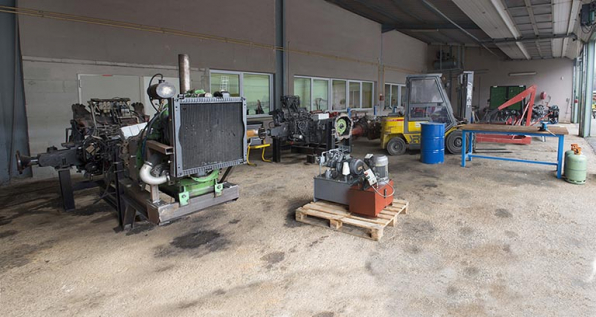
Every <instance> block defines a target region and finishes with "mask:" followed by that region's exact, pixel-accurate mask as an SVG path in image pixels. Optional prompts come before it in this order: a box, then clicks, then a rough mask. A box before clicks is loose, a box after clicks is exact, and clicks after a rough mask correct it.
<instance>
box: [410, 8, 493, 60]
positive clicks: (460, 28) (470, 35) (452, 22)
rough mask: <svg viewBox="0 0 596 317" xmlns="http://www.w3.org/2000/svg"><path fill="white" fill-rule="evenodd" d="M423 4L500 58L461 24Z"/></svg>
mask: <svg viewBox="0 0 596 317" xmlns="http://www.w3.org/2000/svg"><path fill="white" fill-rule="evenodd" d="M422 3H423V4H424V5H425V6H426V7H427V8H428V9H430V10H431V11H433V12H434V13H435V14H437V15H439V16H441V17H442V18H443V19H445V20H447V21H448V22H449V23H451V24H453V25H454V26H456V27H457V28H458V29H459V30H460V31H462V32H463V33H464V34H466V35H467V36H469V37H471V38H472V39H473V40H474V41H475V42H476V43H478V44H480V46H482V47H484V49H486V50H487V51H489V52H490V53H491V54H493V55H494V56H497V57H499V56H498V55H497V54H496V53H495V52H493V50H491V49H490V48H488V47H487V46H486V45H484V43H482V42H481V41H480V40H479V39H478V38H477V37H475V36H474V35H473V34H471V33H470V32H468V31H466V30H465V29H464V28H462V27H461V26H460V25H459V24H457V23H455V22H454V21H453V20H451V19H450V18H449V17H448V16H446V15H445V13H443V12H441V10H439V9H437V7H435V6H434V5H432V4H430V3H429V2H428V1H427V0H422Z"/></svg>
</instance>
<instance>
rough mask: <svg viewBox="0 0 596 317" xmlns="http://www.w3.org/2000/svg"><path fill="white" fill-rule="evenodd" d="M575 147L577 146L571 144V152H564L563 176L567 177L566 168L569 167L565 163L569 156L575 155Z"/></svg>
mask: <svg viewBox="0 0 596 317" xmlns="http://www.w3.org/2000/svg"><path fill="white" fill-rule="evenodd" d="M577 147H578V145H577V144H571V150H568V151H565V161H564V162H565V163H564V166H565V168H564V169H563V174H564V175H567V166H569V165H568V164H567V162H568V160H569V157H570V156H571V155H573V153H575V149H576V148H577Z"/></svg>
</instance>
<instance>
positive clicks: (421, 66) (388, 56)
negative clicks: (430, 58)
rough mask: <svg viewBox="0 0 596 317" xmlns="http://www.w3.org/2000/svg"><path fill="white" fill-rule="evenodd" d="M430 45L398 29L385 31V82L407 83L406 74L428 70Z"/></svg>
mask: <svg viewBox="0 0 596 317" xmlns="http://www.w3.org/2000/svg"><path fill="white" fill-rule="evenodd" d="M427 55H428V45H427V44H426V43H424V42H422V41H419V40H417V39H415V38H413V37H409V36H407V35H405V34H403V33H399V32H397V31H391V32H387V33H383V64H384V65H385V66H386V67H385V82H386V83H392V84H405V82H406V76H407V75H410V74H421V73H425V72H426V70H427V65H426V59H427Z"/></svg>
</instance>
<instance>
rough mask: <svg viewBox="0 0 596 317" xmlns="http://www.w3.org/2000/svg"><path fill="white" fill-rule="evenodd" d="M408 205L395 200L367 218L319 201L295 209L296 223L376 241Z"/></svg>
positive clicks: (402, 201)
mask: <svg viewBox="0 0 596 317" xmlns="http://www.w3.org/2000/svg"><path fill="white" fill-rule="evenodd" d="M408 204H409V203H408V202H407V201H405V200H399V199H395V200H393V203H392V204H391V206H387V207H385V209H383V210H382V211H381V213H380V214H379V216H378V217H377V218H367V217H363V216H357V215H355V214H351V213H350V212H349V211H348V208H347V206H345V205H340V204H336V203H332V202H328V201H323V200H319V201H317V202H311V203H308V204H306V205H304V206H302V207H300V208H298V209H296V221H300V222H304V223H308V224H311V225H315V226H321V227H329V228H331V229H334V230H337V231H341V232H345V233H349V234H353V235H356V236H359V237H363V238H368V239H372V240H375V241H378V240H380V239H381V238H382V237H383V230H384V229H385V227H387V226H391V227H395V225H396V222H397V215H399V214H406V213H407V210H408ZM321 220H322V221H321ZM327 221H328V222H327Z"/></svg>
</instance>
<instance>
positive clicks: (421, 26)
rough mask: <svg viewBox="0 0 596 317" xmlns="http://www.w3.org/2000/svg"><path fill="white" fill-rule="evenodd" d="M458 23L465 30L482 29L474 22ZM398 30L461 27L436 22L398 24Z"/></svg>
mask: <svg viewBox="0 0 596 317" xmlns="http://www.w3.org/2000/svg"><path fill="white" fill-rule="evenodd" d="M458 25H459V26H460V27H461V28H463V29H465V30H480V27H478V25H476V24H474V23H458ZM393 28H394V29H396V30H398V31H399V30H436V29H439V30H458V29H460V28H459V27H457V26H455V25H453V24H451V23H436V24H422V23H420V24H414V23H408V24H396V25H394V26H393Z"/></svg>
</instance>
